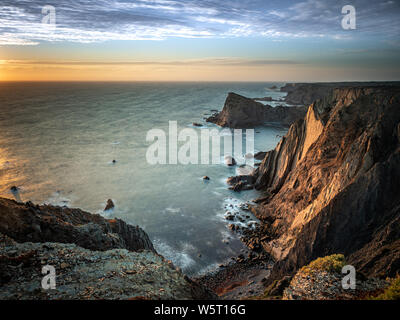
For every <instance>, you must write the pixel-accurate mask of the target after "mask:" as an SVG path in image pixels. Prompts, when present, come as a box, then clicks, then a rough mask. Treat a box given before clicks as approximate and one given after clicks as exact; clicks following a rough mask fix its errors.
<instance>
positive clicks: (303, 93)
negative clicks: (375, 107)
mask: <svg viewBox="0 0 400 320" xmlns="http://www.w3.org/2000/svg"><path fill="white" fill-rule="evenodd" d="M387 85H393V86H399V82H321V83H287V84H286V85H285V86H283V87H282V88H281V89H280V90H281V92H287V95H286V97H285V101H286V102H287V103H289V104H294V105H296V104H297V105H307V106H308V105H310V104H311V103H313V102H314V101H316V100H319V99H323V98H324V97H326V96H327V95H329V94H331V93H332V91H333V90H334V89H336V88H346V87H347V88H365V87H366V86H369V87H381V86H387Z"/></svg>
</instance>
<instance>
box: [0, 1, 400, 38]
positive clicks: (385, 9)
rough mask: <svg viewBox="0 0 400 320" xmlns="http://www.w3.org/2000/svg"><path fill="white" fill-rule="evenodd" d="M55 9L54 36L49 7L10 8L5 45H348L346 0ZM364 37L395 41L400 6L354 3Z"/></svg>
mask: <svg viewBox="0 0 400 320" xmlns="http://www.w3.org/2000/svg"><path fill="white" fill-rule="evenodd" d="M45 3H46V5H53V6H54V7H55V9H56V22H57V27H56V29H55V30H54V31H52V30H50V29H49V28H48V26H46V25H43V24H42V23H41V21H42V18H43V15H42V6H43V2H42V1H39V0H32V1H28V0H21V1H10V0H3V1H2V3H1V5H0V45H36V44H38V43H40V42H44V41H51V42H59V41H69V42H78V43H90V42H102V41H111V40H165V39H168V38H227V37H228V38H229V37H266V38H271V39H275V40H276V39H278V40H279V39H280V40H282V39H290V38H331V39H334V40H337V41H340V40H343V39H348V38H349V36H348V33H349V32H348V31H344V30H342V29H341V23H340V21H341V18H342V14H341V8H342V6H344V5H346V4H348V3H347V1H345V0H339V1H336V0H325V1H322V0H304V1H300V2H298V1H296V2H294V1H291V0H271V1H268V2H266V1H263V0H251V1H243V0H231V1H229V3H227V2H225V1H220V0H97V1H88V0H68V1H67V0H58V1H56V0H48V1H46V2H45ZM352 5H354V6H355V7H356V9H357V31H356V32H357V36H358V37H362V36H371V35H374V36H378V37H382V38H384V39H386V40H392V41H394V40H396V39H398V35H399V34H400V22H399V21H400V19H399V14H400V5H399V3H398V2H395V1H387V0H381V1H374V2H370V1H367V0H353V1H352Z"/></svg>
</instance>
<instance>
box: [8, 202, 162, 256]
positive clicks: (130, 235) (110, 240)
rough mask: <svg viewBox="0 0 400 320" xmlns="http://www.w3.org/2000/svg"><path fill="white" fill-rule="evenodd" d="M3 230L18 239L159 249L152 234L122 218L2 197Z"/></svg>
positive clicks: (91, 246) (89, 246)
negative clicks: (150, 236)
mask: <svg viewBox="0 0 400 320" xmlns="http://www.w3.org/2000/svg"><path fill="white" fill-rule="evenodd" d="M0 232H1V233H3V234H5V235H7V236H9V237H11V238H13V239H15V240H16V241H18V242H26V241H30V242H60V243H75V244H76V245H78V246H81V247H83V248H86V249H90V250H99V251H103V250H109V249H113V248H122V249H128V250H130V251H138V250H151V251H154V252H155V249H154V247H153V244H152V242H151V240H150V239H149V237H148V235H147V234H146V233H145V232H144V231H143V230H142V229H141V228H139V227H137V226H136V227H135V226H131V225H129V224H126V223H125V222H124V221H122V220H120V219H108V220H107V219H104V218H103V217H101V216H100V215H98V214H90V213H88V212H85V211H82V210H80V209H70V208H67V207H54V206H50V205H43V206H39V205H34V204H32V203H29V202H28V203H26V204H24V203H17V202H15V201H13V200H8V199H3V198H0Z"/></svg>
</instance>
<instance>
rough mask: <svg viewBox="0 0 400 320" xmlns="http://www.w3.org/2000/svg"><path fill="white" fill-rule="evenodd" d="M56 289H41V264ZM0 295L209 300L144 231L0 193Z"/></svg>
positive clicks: (54, 297)
mask: <svg viewBox="0 0 400 320" xmlns="http://www.w3.org/2000/svg"><path fill="white" fill-rule="evenodd" d="M45 265H51V266H53V267H54V268H55V270H56V279H57V280H56V289H57V290H45V289H43V288H42V286H41V281H42V278H43V275H42V267H43V266H45ZM0 286H1V288H2V289H1V290H0V299H213V298H215V295H214V294H213V293H211V292H210V291H209V290H207V289H205V288H204V287H203V286H202V285H200V284H198V283H197V282H195V281H192V280H191V279H189V278H188V277H187V276H185V275H184V274H183V273H182V272H181V270H180V269H179V268H176V267H175V266H174V265H173V264H172V262H171V261H167V260H165V259H164V258H163V257H162V256H161V255H159V254H158V253H157V252H156V251H155V249H154V247H153V244H152V242H151V241H150V239H149V237H148V235H147V234H146V233H145V232H144V231H143V230H142V229H141V228H139V227H134V226H131V225H129V224H126V223H125V222H124V221H122V220H119V219H104V218H103V217H101V216H100V215H95V214H90V213H88V212H85V211H82V210H80V209H70V208H66V207H54V206H50V205H43V206H39V205H34V204H32V203H29V202H28V203H17V202H15V201H14V200H8V199H3V198H0Z"/></svg>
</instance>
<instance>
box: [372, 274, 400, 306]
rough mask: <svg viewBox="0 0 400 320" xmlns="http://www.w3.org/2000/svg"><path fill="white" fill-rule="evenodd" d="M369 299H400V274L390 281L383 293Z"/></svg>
mask: <svg viewBox="0 0 400 320" xmlns="http://www.w3.org/2000/svg"><path fill="white" fill-rule="evenodd" d="M369 299H370V300H400V276H398V277H397V278H396V279H394V280H393V281H392V283H391V284H390V286H389V287H387V288H386V289H385V290H384V291H383V293H381V294H380V295H378V296H376V297H370V298H369Z"/></svg>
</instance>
